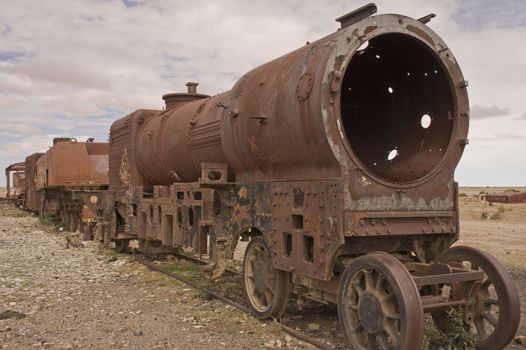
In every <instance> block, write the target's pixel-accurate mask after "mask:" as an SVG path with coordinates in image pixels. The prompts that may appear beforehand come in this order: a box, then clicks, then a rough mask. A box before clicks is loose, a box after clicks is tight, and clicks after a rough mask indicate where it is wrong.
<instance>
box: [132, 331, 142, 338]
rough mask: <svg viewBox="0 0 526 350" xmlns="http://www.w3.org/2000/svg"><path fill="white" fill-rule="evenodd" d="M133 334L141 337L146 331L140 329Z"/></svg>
mask: <svg viewBox="0 0 526 350" xmlns="http://www.w3.org/2000/svg"><path fill="white" fill-rule="evenodd" d="M133 335H134V336H136V337H140V336H142V335H144V333H143V332H142V330H141V329H138V330H136V331H134V332H133Z"/></svg>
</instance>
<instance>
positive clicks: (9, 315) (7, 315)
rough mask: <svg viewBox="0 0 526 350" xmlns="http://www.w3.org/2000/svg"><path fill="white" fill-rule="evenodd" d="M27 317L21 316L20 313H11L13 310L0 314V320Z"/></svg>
mask: <svg viewBox="0 0 526 350" xmlns="http://www.w3.org/2000/svg"><path fill="white" fill-rule="evenodd" d="M26 316H27V315H26V314H23V313H21V312H18V311H13V310H6V311H4V312H2V313H0V320H7V319H9V318H18V319H20V318H24V317H26Z"/></svg>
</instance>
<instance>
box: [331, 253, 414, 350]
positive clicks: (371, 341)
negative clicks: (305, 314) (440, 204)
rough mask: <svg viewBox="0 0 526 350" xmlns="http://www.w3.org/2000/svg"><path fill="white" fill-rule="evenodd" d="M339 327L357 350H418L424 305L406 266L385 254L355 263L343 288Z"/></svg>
mask: <svg viewBox="0 0 526 350" xmlns="http://www.w3.org/2000/svg"><path fill="white" fill-rule="evenodd" d="M338 315H339V318H340V324H341V326H342V329H343V330H344V333H345V336H346V338H347V340H348V341H349V342H350V343H351V345H352V346H353V348H356V349H417V348H419V347H420V346H421V343H422V337H423V316H422V305H421V301H420V296H419V294H418V290H417V288H416V286H415V284H414V282H413V280H412V278H411V276H410V274H409V272H408V271H407V269H406V268H405V266H404V265H403V264H402V263H400V262H399V261H398V260H396V258H394V257H392V256H390V255H389V254H386V253H380V252H376V253H373V254H369V255H367V256H363V257H360V258H358V259H355V260H354V261H353V262H352V264H351V266H350V267H349V268H347V269H346V271H345V273H344V275H343V276H342V281H341V284H340V295H339V302H338Z"/></svg>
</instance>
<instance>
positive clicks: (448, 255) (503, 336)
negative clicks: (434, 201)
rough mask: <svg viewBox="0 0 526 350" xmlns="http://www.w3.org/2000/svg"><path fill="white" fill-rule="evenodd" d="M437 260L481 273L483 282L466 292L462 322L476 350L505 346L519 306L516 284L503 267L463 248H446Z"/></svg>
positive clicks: (470, 249)
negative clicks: (466, 302) (467, 295)
mask: <svg viewBox="0 0 526 350" xmlns="http://www.w3.org/2000/svg"><path fill="white" fill-rule="evenodd" d="M438 260H439V261H440V262H444V263H448V264H450V265H453V266H457V267H461V268H464V269H468V270H473V271H477V270H480V271H483V272H484V279H483V280H482V281H481V282H478V283H476V284H475V285H474V286H473V288H472V290H471V291H469V297H468V304H467V305H466V307H465V308H464V322H465V323H466V327H467V328H468V330H469V333H470V335H471V336H472V337H473V339H474V340H475V345H476V347H477V349H501V348H503V347H504V346H506V345H507V344H508V343H509V342H510V341H511V340H512V339H513V337H514V335H515V333H516V331H517V328H518V325H519V322H520V306H519V299H518V295H517V292H516V289H515V285H514V283H513V280H512V278H511V276H510V275H509V273H508V272H507V271H506V269H505V268H504V266H503V265H502V264H501V263H499V262H498V261H497V260H496V259H495V258H494V257H493V256H491V255H490V254H488V253H486V252H483V251H480V250H478V249H475V248H472V247H464V246H457V247H453V248H449V249H448V250H446V251H444V252H443V253H442V254H441V255H440V256H439V257H438Z"/></svg>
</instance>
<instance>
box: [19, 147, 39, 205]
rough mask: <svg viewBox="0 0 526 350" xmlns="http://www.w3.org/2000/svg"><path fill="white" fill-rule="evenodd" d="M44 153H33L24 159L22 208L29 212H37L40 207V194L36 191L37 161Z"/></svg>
mask: <svg viewBox="0 0 526 350" xmlns="http://www.w3.org/2000/svg"><path fill="white" fill-rule="evenodd" d="M43 155H44V153H33V154H31V155H29V156H27V157H26V159H25V173H26V183H25V204H24V208H25V209H26V210H29V211H31V212H37V211H38V210H39V208H40V195H39V194H38V193H37V186H36V183H37V177H38V171H37V161H38V160H39V159H40V158H41V157H42V156H43Z"/></svg>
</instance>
